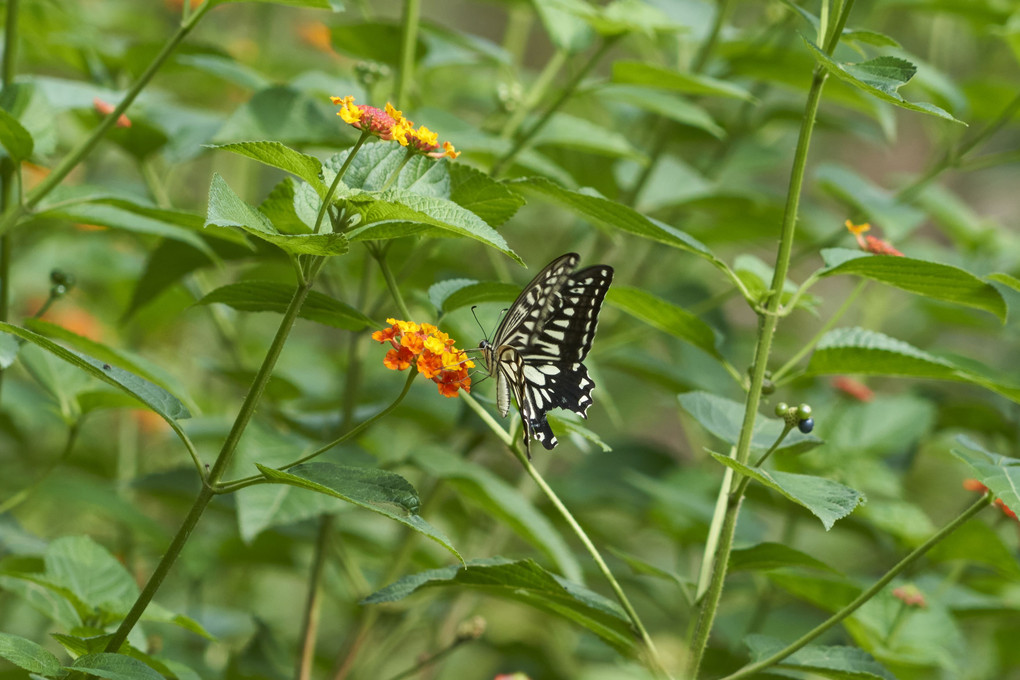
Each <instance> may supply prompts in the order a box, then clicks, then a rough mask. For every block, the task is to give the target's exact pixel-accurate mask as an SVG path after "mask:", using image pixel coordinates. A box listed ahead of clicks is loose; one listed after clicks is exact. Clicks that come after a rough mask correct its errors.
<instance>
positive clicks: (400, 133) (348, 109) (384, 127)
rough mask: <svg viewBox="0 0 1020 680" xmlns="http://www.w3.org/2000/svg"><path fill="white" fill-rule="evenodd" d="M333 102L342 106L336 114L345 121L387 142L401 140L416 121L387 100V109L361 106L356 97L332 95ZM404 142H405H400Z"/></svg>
mask: <svg viewBox="0 0 1020 680" xmlns="http://www.w3.org/2000/svg"><path fill="white" fill-rule="evenodd" d="M329 99H330V101H331V102H333V103H334V104H336V105H337V106H339V107H340V110H339V111H337V113H336V115H338V116H340V118H342V119H343V121H344V122H345V123H347V124H348V125H350V126H351V127H354V128H357V129H358V130H362V131H367V132H370V133H372V134H373V135H375V136H376V137H378V138H379V139H382V140H385V141H387V142H389V141H392V140H394V139H396V140H397V141H400V140H401V139H403V137H404V134H405V133H406V132H407V131H408V130H410V129H411V128H412V126H413V125H414V123H412V122H411V121H409V120H407V119H406V118H404V114H403V113H401V112H400V111H398V110H397V109H395V108H393V106H392V105H391V104H390V103H389V102H386V109H385V110H383V109H377V108H376V107H374V106H368V105H367V104H366V105H364V106H359V105H358V104H355V103H354V97H330V98H329ZM400 143H401V144H403V142H400Z"/></svg>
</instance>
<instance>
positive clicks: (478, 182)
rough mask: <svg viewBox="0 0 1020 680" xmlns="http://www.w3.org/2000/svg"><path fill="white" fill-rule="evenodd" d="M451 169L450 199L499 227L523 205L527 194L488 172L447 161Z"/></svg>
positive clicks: (491, 225)
mask: <svg viewBox="0 0 1020 680" xmlns="http://www.w3.org/2000/svg"><path fill="white" fill-rule="evenodd" d="M446 165H447V167H448V170H449V172H450V182H451V185H450V196H449V198H450V200H451V201H453V202H454V203H456V204H457V205H460V206H462V207H464V208H467V209H468V210H470V211H471V212H473V213H474V214H476V215H478V216H479V217H481V218H482V219H483V220H485V222H486V223H487V224H488V225H489V226H490V227H498V226H500V225H501V224H503V223H504V222H506V221H507V220H509V219H510V218H511V217H513V216H514V214H515V213H516V212H517V211H518V210H519V209H520V207H521V206H522V205H524V198H523V197H522V196H521V195H520V194H518V193H516V192H513V191H511V190H510V189H509V188H507V186H506V185H505V184H503V183H502V182H497V181H495V180H493V179H492V178H490V177H489V176H488V175H486V174H485V173H482V172H479V171H478V170H475V169H474V168H472V167H471V166H469V165H464V164H463V163H449V164H446Z"/></svg>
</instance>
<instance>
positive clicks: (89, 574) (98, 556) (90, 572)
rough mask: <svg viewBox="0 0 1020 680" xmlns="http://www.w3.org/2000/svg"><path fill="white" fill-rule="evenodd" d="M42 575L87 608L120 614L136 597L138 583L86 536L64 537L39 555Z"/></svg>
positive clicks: (114, 559)
mask: <svg viewBox="0 0 1020 680" xmlns="http://www.w3.org/2000/svg"><path fill="white" fill-rule="evenodd" d="M43 558H44V562H45V564H46V576H47V577H48V578H49V579H51V580H52V581H53V583H55V584H57V585H60V586H63V587H66V588H67V589H68V590H69V591H70V592H71V593H73V594H74V596H75V597H76V598H78V599H79V600H80V601H81V602H82V603H84V604H85V605H86V606H87V607H88V608H95V609H99V610H105V611H109V612H114V613H118V614H122V613H125V612H127V610H128V609H130V608H131V605H132V604H133V603H134V601H135V599H136V598H137V597H138V593H139V590H138V584H137V583H135V580H134V578H132V577H131V574H129V573H128V571H127V569H126V568H125V567H124V565H123V564H121V563H120V562H118V561H117V558H115V557H114V556H113V555H111V554H110V551H108V550H107V549H106V548H104V547H103V546H101V545H99V544H98V543H96V542H95V541H93V540H92V539H91V538H89V537H88V536H64V537H61V538H58V539H57V540H55V541H53V542H52V543H50V545H49V546H48V547H47V548H46V552H45V554H44V555H43Z"/></svg>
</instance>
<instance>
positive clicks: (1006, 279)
mask: <svg viewBox="0 0 1020 680" xmlns="http://www.w3.org/2000/svg"><path fill="white" fill-rule="evenodd" d="M988 278H989V280H991V281H995V282H997V283H1001V284H1002V285H1004V286H1006V287H1008V288H1012V289H1013V290H1015V291H1020V279H1018V278H1017V277H1015V276H1011V275H1009V274H1003V273H997V274H989V275H988Z"/></svg>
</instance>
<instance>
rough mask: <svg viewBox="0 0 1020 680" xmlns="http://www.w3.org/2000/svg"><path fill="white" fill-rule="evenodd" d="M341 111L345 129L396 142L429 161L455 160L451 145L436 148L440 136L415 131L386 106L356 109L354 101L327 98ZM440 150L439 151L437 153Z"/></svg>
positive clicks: (356, 105) (455, 151) (425, 128)
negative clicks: (345, 125)
mask: <svg viewBox="0 0 1020 680" xmlns="http://www.w3.org/2000/svg"><path fill="white" fill-rule="evenodd" d="M330 100H331V101H332V102H333V103H334V104H336V105H337V106H339V107H340V110H339V111H337V114H336V115H338V116H340V118H342V119H343V121H344V122H345V123H347V124H348V125H350V126H352V127H355V128H357V129H358V130H361V131H368V132H370V133H372V134H373V135H375V136H376V137H378V138H379V139H382V140H385V141H387V142H389V141H396V142H397V143H398V144H400V145H401V146H406V147H407V148H408V149H410V150H412V151H414V152H415V153H419V154H422V155H423V156H429V157H430V158H443V157H447V158H456V157H457V156H459V155H460V152H459V151H457V150H456V149H454V148H453V144H451V143H450V142H443V144H442V146H440V144H439V135H437V134H436V133H435V132H432V131H431V130H429V129H428V128H427V127H425V126H424V125H422V126H421V127H419V128H418V129H417V130H415V129H414V122H413V121H411V120H409V119H407V118H404V114H403V113H402V112H400V111H398V110H397V109H395V108H393V105H392V104H390V103H389V102H386V108H385V109H377V108H376V107H374V106H368V105H367V104H366V105H358V104H355V103H354V97H330ZM440 149H442V150H440Z"/></svg>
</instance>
